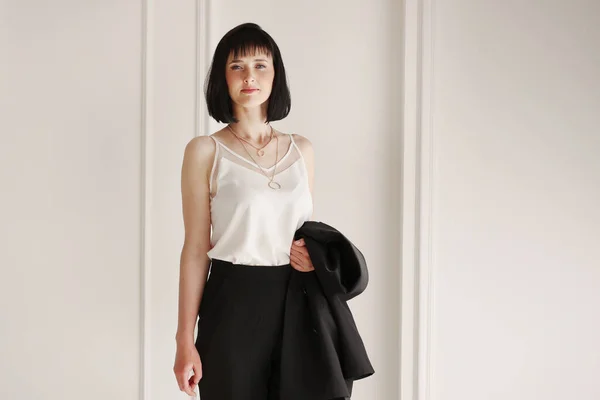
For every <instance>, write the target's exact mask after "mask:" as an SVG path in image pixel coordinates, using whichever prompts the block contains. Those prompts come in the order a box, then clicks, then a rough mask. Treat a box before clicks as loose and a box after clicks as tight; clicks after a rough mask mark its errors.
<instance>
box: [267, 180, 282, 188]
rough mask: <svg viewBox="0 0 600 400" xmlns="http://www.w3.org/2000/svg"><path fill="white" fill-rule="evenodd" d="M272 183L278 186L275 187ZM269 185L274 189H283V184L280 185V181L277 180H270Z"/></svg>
mask: <svg viewBox="0 0 600 400" xmlns="http://www.w3.org/2000/svg"><path fill="white" fill-rule="evenodd" d="M271 184H274V185H277V186H276V187H273V186H271ZM269 187H270V188H271V189H274V190H279V189H281V185H280V184H279V183H277V182H275V181H269Z"/></svg>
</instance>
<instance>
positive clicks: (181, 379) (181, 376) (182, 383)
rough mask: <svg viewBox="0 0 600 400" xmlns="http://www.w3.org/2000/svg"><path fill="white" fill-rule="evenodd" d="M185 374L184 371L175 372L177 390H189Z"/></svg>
mask: <svg viewBox="0 0 600 400" xmlns="http://www.w3.org/2000/svg"><path fill="white" fill-rule="evenodd" d="M186 375H187V374H186V373H184V372H180V373H178V374H177V384H178V385H179V390H181V391H182V392H186V393H187V391H188V390H189V383H188V381H187V379H186V377H185V376H186Z"/></svg>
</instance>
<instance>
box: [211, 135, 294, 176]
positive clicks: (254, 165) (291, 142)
mask: <svg viewBox="0 0 600 400" xmlns="http://www.w3.org/2000/svg"><path fill="white" fill-rule="evenodd" d="M286 135H287V136H290V134H286ZM213 138H214V139H215V140H216V141H217V142H219V144H220V145H221V146H223V148H224V149H225V150H227V151H228V152H230V153H231V154H233V155H234V156H236V157H237V158H239V159H240V160H243V161H246V162H247V163H248V164H250V165H252V166H253V167H256V168H259V169H260V168H262V169H263V170H264V171H271V170H272V169H273V168H275V166H276V165H279V164H280V163H281V162H282V161H283V160H284V159H285V158H286V157H287V156H288V155H289V154H290V153H291V152H292V146H293V145H294V143H293V139H292V138H291V136H290V144H289V146H288V149H287V151H286V152H285V154H284V155H283V157H281V158H280V159H279V161H276V163H275V164H273V165H272V166H270V167H268V168H267V167H263V166H262V165H258V164H257V163H255V162H252V161H250V160H248V159H247V158H246V157H242V156H241V155H239V154H238V153H237V152H235V151H233V150H231V149H230V148H229V147H227V146H225V145H224V144H223V142H221V141H220V140H219V139H217V138H215V137H214V136H213Z"/></svg>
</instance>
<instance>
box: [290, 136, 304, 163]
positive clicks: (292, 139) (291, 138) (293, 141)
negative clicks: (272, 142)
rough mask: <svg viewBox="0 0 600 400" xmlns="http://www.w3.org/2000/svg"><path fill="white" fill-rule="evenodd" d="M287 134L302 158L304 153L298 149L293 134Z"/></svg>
mask: <svg viewBox="0 0 600 400" xmlns="http://www.w3.org/2000/svg"><path fill="white" fill-rule="evenodd" d="M288 135H290V140H291V141H292V144H293V145H294V147H295V148H296V151H297V152H298V154H300V158H302V159H304V155H303V154H302V152H301V151H300V147H298V145H297V144H296V141H295V140H294V134H293V133H288Z"/></svg>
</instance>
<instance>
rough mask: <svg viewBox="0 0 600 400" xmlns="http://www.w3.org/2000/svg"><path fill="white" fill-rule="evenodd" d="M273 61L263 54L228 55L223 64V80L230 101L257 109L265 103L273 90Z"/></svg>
mask: <svg viewBox="0 0 600 400" xmlns="http://www.w3.org/2000/svg"><path fill="white" fill-rule="evenodd" d="M274 77H275V70H274V69H273V59H272V58H271V56H268V55H267V54H264V53H256V54H255V55H253V56H249V55H246V56H241V55H240V56H239V57H237V58H236V59H235V60H234V59H233V52H231V54H229V57H228V58H227V62H226V64H225V79H226V81H227V87H228V89H229V96H230V97H231V100H232V101H233V102H234V103H235V104H238V105H239V106H242V107H247V108H251V107H257V106H260V105H261V104H263V103H264V102H266V101H267V100H268V99H269V96H270V95H271V89H272V88H273V78H274ZM250 89H253V90H250Z"/></svg>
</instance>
